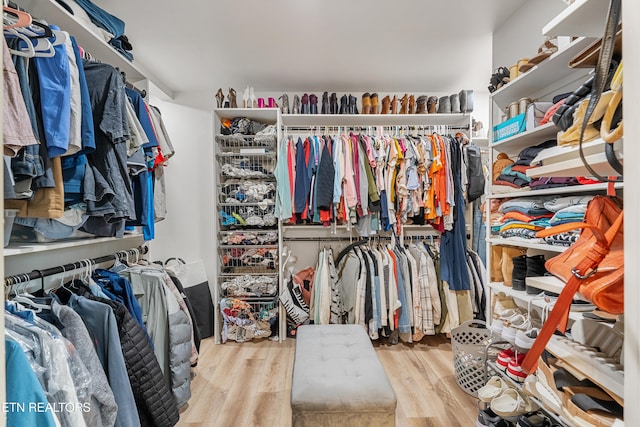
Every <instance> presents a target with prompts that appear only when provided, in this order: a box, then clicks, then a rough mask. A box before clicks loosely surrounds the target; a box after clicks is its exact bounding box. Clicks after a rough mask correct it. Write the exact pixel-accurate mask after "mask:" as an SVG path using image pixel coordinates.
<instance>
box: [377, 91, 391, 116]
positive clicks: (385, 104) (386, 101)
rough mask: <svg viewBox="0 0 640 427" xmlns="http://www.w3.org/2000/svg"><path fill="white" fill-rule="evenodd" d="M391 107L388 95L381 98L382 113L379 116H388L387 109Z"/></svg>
mask: <svg viewBox="0 0 640 427" xmlns="http://www.w3.org/2000/svg"><path fill="white" fill-rule="evenodd" d="M390 106H391V98H389V95H387V96H385V97H384V98H382V111H381V112H380V114H389V107H390Z"/></svg>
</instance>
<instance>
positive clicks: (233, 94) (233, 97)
mask: <svg viewBox="0 0 640 427" xmlns="http://www.w3.org/2000/svg"><path fill="white" fill-rule="evenodd" d="M227 97H228V98H229V107H230V108H238V102H237V100H236V90H235V89H234V88H229V95H227Z"/></svg>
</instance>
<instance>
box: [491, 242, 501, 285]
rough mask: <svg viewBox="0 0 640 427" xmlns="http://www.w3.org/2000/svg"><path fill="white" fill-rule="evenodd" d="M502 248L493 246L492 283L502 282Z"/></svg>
mask: <svg viewBox="0 0 640 427" xmlns="http://www.w3.org/2000/svg"><path fill="white" fill-rule="evenodd" d="M503 280H504V279H503V277H502V246H498V245H491V281H492V282H502V281H503Z"/></svg>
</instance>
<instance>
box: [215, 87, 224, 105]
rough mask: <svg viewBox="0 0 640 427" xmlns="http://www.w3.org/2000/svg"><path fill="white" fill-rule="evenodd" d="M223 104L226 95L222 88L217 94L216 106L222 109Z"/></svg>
mask: <svg viewBox="0 0 640 427" xmlns="http://www.w3.org/2000/svg"><path fill="white" fill-rule="evenodd" d="M223 104H224V93H223V92H222V88H220V89H218V91H217V92H216V105H217V107H218V108H222V105H223Z"/></svg>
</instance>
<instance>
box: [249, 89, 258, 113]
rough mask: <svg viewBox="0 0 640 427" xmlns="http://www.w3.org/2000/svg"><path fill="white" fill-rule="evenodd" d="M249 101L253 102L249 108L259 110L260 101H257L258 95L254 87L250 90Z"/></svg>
mask: <svg viewBox="0 0 640 427" xmlns="http://www.w3.org/2000/svg"><path fill="white" fill-rule="evenodd" d="M249 99H250V100H251V101H250V102H251V106H250V107H249V108H258V100H257V99H256V94H255V92H254V91H253V86H251V87H250V88H249Z"/></svg>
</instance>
